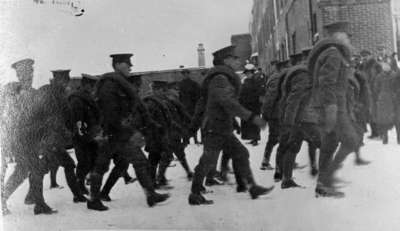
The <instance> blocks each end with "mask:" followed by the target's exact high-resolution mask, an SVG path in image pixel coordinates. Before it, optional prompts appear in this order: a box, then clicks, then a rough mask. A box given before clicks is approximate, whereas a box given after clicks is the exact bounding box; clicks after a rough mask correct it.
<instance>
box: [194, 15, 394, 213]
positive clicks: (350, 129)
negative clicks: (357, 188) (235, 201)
mask: <svg viewBox="0 0 400 231" xmlns="http://www.w3.org/2000/svg"><path fill="white" fill-rule="evenodd" d="M349 28H350V23H349V22H346V21H337V22H332V23H329V24H327V25H325V26H324V30H325V33H326V35H327V36H326V37H325V38H324V39H322V40H321V41H319V42H318V43H317V44H316V45H315V46H314V47H313V48H312V49H311V50H309V51H305V52H304V53H303V54H301V55H298V56H296V57H292V60H291V61H292V62H293V66H289V65H288V63H273V64H274V65H275V68H276V69H277V70H276V73H275V74H273V75H272V76H270V77H269V78H268V81H267V83H266V89H265V91H266V93H265V97H264V103H263V105H262V110H261V114H262V118H259V117H258V114H259V112H258V111H257V110H251V108H246V107H243V106H242V105H240V104H238V103H239V102H238V100H237V97H238V96H239V95H240V90H239V89H240V84H238V83H237V81H238V80H237V78H235V77H234V75H233V74H232V72H231V71H232V70H235V68H236V67H237V63H236V62H235V60H236V59H237V58H238V55H237V53H236V51H235V47H232V46H231V47H227V48H224V49H222V50H221V51H219V52H222V53H224V55H222V57H220V59H219V60H218V61H216V57H214V65H215V68H214V69H213V70H212V71H211V73H209V75H208V76H207V78H206V80H205V81H204V82H203V89H202V90H204V95H202V97H203V98H202V99H201V100H200V102H199V103H198V106H199V108H203V109H204V108H205V111H206V113H205V114H206V115H205V118H206V121H203V123H204V124H205V126H203V129H205V133H206V134H205V135H204V152H203V156H202V157H201V158H200V161H199V165H198V166H197V167H196V169H195V174H194V180H193V184H192V192H191V194H190V195H189V203H190V204H192V205H201V204H212V203H213V201H212V200H207V199H206V198H205V197H204V192H203V191H202V188H201V183H200V182H201V179H203V178H204V177H205V175H206V174H207V173H208V172H210V171H211V169H212V167H210V166H215V164H216V160H217V157H218V155H219V152H221V151H222V155H223V156H222V157H223V160H224V156H228V157H225V159H226V158H229V157H230V158H232V162H233V167H234V173H235V177H236V183H237V185H238V186H237V192H245V191H247V190H248V191H249V192H250V195H251V196H252V198H257V197H258V196H259V195H264V194H267V193H269V192H270V191H271V190H272V188H273V187H269V188H264V187H261V186H258V185H257V184H255V181H254V178H253V177H252V174H251V169H250V167H249V165H248V151H247V149H246V148H244V146H243V145H242V144H240V142H238V141H237V139H236V138H235V137H234V136H233V135H232V132H233V130H234V126H233V125H232V118H234V117H239V118H240V119H241V120H242V122H246V123H248V124H253V125H255V126H256V127H259V128H263V127H264V126H265V125H264V122H265V121H267V122H268V125H269V137H268V143H267V146H266V150H265V157H264V160H263V163H262V166H261V168H262V169H272V167H271V165H270V163H269V162H270V160H269V159H270V156H271V152H272V149H273V147H274V146H275V145H276V144H279V146H278V148H277V154H276V155H277V156H276V163H275V165H276V166H275V174H274V175H273V178H274V180H275V182H281V188H282V189H288V188H303V186H302V185H300V184H298V183H297V182H295V181H294V177H293V170H294V169H295V168H296V166H297V164H296V161H295V160H296V156H297V154H298V153H299V151H300V148H301V145H302V143H303V141H306V142H308V144H309V145H308V146H309V157H310V162H311V175H313V176H316V177H317V180H316V187H315V195H316V197H334V198H342V197H344V196H345V194H344V192H342V191H340V190H339V188H340V187H341V186H340V184H341V183H342V182H343V181H342V180H341V179H340V178H338V177H336V172H337V171H338V170H339V169H340V168H341V167H342V166H343V162H344V160H345V159H346V158H347V157H348V156H349V154H351V153H355V155H356V158H355V164H356V165H366V164H368V163H369V162H368V161H366V160H363V159H362V158H361V154H360V149H361V147H362V146H363V145H364V142H363V137H364V133H365V132H366V131H367V129H366V125H367V123H368V122H369V123H371V122H372V123H374V122H376V120H375V119H374V118H372V119H371V118H370V116H369V115H370V114H371V113H373V112H374V110H375V112H377V113H378V115H379V114H380V116H381V117H386V118H390V119H389V120H388V121H390V123H388V124H387V126H379V127H380V128H379V129H378V131H379V135H381V136H382V137H383V138H384V143H386V142H387V141H385V139H387V130H388V129H389V128H390V127H391V126H393V124H394V123H397V124H398V121H400V119H399V118H400V117H399V114H398V113H397V114H396V113H395V112H396V111H398V108H397V107H398V106H396V102H399V101H398V98H396V97H398V96H399V92H398V89H399V86H400V72H399V71H398V68H396V67H397V65H395V63H394V62H393V59H392V61H390V62H388V63H389V64H391V65H390V66H392V67H391V68H390V67H389V68H388V67H386V69H385V68H384V67H385V65H382V63H381V64H379V65H380V66H381V67H383V68H382V71H381V72H380V73H378V74H380V76H382V75H386V76H388V77H387V78H386V80H388V81H386V80H385V77H379V75H378V77H377V76H375V77H374V79H373V82H374V83H377V85H378V86H380V87H378V88H375V86H374V85H373V86H371V84H370V82H369V81H370V79H369V78H368V72H366V71H365V70H363V69H361V68H360V67H359V63H358V62H356V61H355V59H354V56H353V55H352V50H353V47H352V44H351V41H350V37H351V32H350V30H349ZM221 60H222V61H221ZM226 67H229V68H226ZM378 69H379V68H378ZM213 71H214V72H216V73H217V74H215V75H213ZM376 78H377V79H376ZM383 82H385V83H383ZM382 85H383V86H382ZM384 86H386V88H385V87H384ZM388 87H391V88H392V89H394V90H391V91H388V92H386V90H387V89H388ZM371 89H372V90H371ZM376 89H381V90H376ZM383 89H386V90H383ZM216 90H217V91H216ZM374 90H375V91H376V92H380V93H379V94H378V95H379V96H373V94H374ZM371 92H372V94H371ZM376 92H375V94H376ZM386 93H388V94H386ZM371 95H372V97H371ZM374 97H375V100H376V99H378V100H377V101H375V102H371V98H372V100H374ZM235 98H236V100H235ZM383 99H385V100H383ZM202 100H205V101H206V102H207V103H206V104H205V106H204V103H203V106H201V105H202V102H201V101H202ZM390 100H393V102H394V104H392V108H391V110H380V109H379V108H380V106H379V105H380V104H381V103H382V101H384V102H387V101H390ZM396 100H397V101H396ZM210 101H211V102H210ZM371 104H372V105H374V104H375V106H371ZM397 105H398V103H397ZM374 107H376V108H378V111H377V110H376V108H375V109H374ZM371 108H372V109H373V110H371ZM222 118H224V119H222ZM227 118H230V119H227ZM396 121H397V122H396ZM229 124H230V125H229ZM242 124H243V123H242ZM378 124H379V125H383V124H384V123H381V122H379V123H378ZM389 124H390V125H391V126H389ZM382 127H383V129H382ZM382 131H384V132H385V133H382ZM385 137H386V138H385ZM317 149H319V162H318V163H317V162H316V151H317ZM224 162H226V161H223V163H224ZM222 169H224V166H221V170H222ZM196 178H198V179H196ZM248 186H250V188H248ZM256 192H257V193H256Z"/></svg>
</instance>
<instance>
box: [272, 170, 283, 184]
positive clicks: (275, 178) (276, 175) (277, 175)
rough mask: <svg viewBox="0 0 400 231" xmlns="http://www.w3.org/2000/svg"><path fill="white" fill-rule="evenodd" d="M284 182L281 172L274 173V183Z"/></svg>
mask: <svg viewBox="0 0 400 231" xmlns="http://www.w3.org/2000/svg"><path fill="white" fill-rule="evenodd" d="M281 180H282V173H280V172H279V171H275V173H274V181H275V182H279V181H281Z"/></svg>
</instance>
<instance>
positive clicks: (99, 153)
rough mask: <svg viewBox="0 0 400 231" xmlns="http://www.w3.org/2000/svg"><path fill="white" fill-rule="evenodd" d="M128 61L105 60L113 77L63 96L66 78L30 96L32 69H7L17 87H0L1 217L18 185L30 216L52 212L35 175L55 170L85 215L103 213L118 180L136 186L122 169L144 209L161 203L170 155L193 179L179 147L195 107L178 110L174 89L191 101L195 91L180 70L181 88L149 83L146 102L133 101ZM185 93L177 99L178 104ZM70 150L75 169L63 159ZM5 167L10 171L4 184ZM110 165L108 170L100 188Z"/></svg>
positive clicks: (28, 63) (86, 78) (85, 82)
mask: <svg viewBox="0 0 400 231" xmlns="http://www.w3.org/2000/svg"><path fill="white" fill-rule="evenodd" d="M131 56H132V55H131V54H115V55H111V58H112V66H113V69H114V72H111V73H106V74H104V75H102V76H101V77H100V78H98V77H96V76H91V75H86V74H82V79H81V84H80V86H79V88H78V89H77V90H76V91H74V92H72V93H71V92H68V84H69V81H70V76H69V70H57V71H53V79H51V81H50V84H48V85H45V86H42V87H41V88H39V89H38V90H36V89H34V88H32V80H33V65H34V61H33V60H32V59H24V60H21V61H18V62H16V63H14V64H13V65H12V68H14V69H15V70H16V74H17V78H18V80H19V81H18V82H12V83H9V84H7V85H6V86H4V88H3V90H2V103H1V116H2V140H1V141H2V174H1V185H2V211H3V214H7V213H9V210H8V208H7V200H8V198H9V197H10V196H11V195H12V193H13V192H14V191H15V190H16V189H17V187H18V186H19V185H21V184H22V182H23V181H24V180H25V179H26V178H29V183H30V184H29V192H28V194H27V196H26V198H25V204H34V205H35V206H34V213H35V214H42V213H44V214H51V213H54V212H56V211H55V210H53V209H51V208H50V207H49V206H48V205H47V204H46V203H45V200H44V197H43V175H44V174H46V173H47V172H49V170H52V169H56V168H58V167H59V166H61V167H63V168H64V171H65V177H66V182H67V184H68V187H69V189H70V190H71V192H72V195H73V202H75V203H78V202H86V203H87V207H88V208H89V209H94V210H100V211H103V210H107V209H108V208H107V207H106V206H105V205H104V204H103V203H102V201H111V198H110V196H109V194H110V192H111V189H112V188H113V186H114V185H115V183H116V182H117V180H118V179H119V178H120V177H124V178H125V180H126V181H125V182H126V183H129V182H133V181H135V180H136V179H133V178H130V176H129V175H128V173H127V170H128V167H129V165H130V164H132V166H133V168H134V169H135V173H136V178H137V180H138V182H139V183H140V184H141V186H142V187H143V189H144V192H145V196H146V201H147V204H148V205H149V206H154V205H155V204H157V203H159V202H163V201H165V200H167V199H168V198H169V194H161V193H157V192H156V189H160V188H164V189H170V188H172V187H171V186H169V185H168V180H167V179H166V178H165V172H166V170H167V168H168V166H170V164H171V161H172V160H173V154H174V155H175V156H176V157H177V159H178V160H179V162H180V163H181V165H182V167H183V168H184V170H185V171H186V173H187V178H188V179H189V180H190V179H191V178H192V177H193V172H192V171H191V169H190V167H189V165H188V162H187V160H186V155H185V147H186V146H187V144H188V139H189V137H190V136H188V129H189V125H190V123H191V117H192V115H191V114H192V113H193V110H194V105H195V102H190V101H191V100H187V99H186V101H185V100H182V101H184V103H185V104H187V105H188V106H187V107H185V106H184V105H183V104H182V103H181V100H180V95H179V89H185V90H186V91H188V90H189V92H190V94H192V95H193V92H197V94H198V92H199V88H200V87H199V86H198V84H197V83H196V82H195V81H193V80H191V79H190V78H189V74H190V73H189V71H188V70H184V71H183V72H182V74H183V75H184V76H185V77H184V79H183V80H182V81H180V82H174V83H168V82H166V81H154V82H153V83H152V92H151V94H150V95H147V96H146V97H144V98H141V97H139V89H140V86H141V84H142V79H141V76H131V74H130V71H131V66H132V64H131V61H130V58H131ZM185 90H182V91H181V94H182V95H183V96H185V97H186V96H187V95H185V93H187V92H185ZM192 97H193V98H196V95H195V96H192ZM193 100H196V99H193ZM190 106H191V107H193V108H191V107H190ZM191 136H194V134H192V135H191ZM71 142H72V144H73V148H74V150H75V155H76V160H77V164H76V165H75V162H74V160H73V159H72V158H71V156H70V155H69V154H68V152H67V151H66V147H67V146H68V144H70V143H71ZM143 146H145V148H144V150H145V151H146V152H148V157H146V156H145V154H144V153H143V151H142V147H143ZM10 160H13V161H14V162H15V163H16V165H15V168H14V171H13V172H12V174H11V175H10V177H9V178H8V179H7V182H4V181H5V175H6V170H7V164H8V163H9V162H10ZM111 160H113V162H114V167H113V169H112V170H111V172H110V174H109V177H108V178H107V180H106V181H105V183H104V185H102V181H103V175H104V174H105V173H106V172H107V171H108V170H109V166H110V161H111ZM86 184H89V185H90V189H89V190H88V189H87V188H86V186H85V185H86ZM85 195H88V196H85Z"/></svg>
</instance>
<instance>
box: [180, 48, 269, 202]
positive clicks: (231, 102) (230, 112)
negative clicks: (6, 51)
mask: <svg viewBox="0 0 400 231" xmlns="http://www.w3.org/2000/svg"><path fill="white" fill-rule="evenodd" d="M213 56H214V61H213V64H214V66H215V67H214V68H213V69H212V70H211V71H210V72H209V73H208V76H207V77H206V79H205V80H204V81H203V85H202V97H203V98H204V104H203V105H204V106H205V107H206V109H205V114H204V120H203V126H202V127H203V130H204V133H205V134H204V140H203V141H204V153H203V155H202V156H201V158H200V160H199V164H198V165H197V166H196V168H195V174H194V178H193V182H192V189H191V194H190V195H189V198H188V202H189V204H191V205H201V204H212V203H213V202H212V201H210V200H207V199H205V198H204V197H203V196H202V195H201V191H202V189H203V180H204V178H205V176H206V175H207V174H208V173H209V171H210V170H212V169H214V168H215V165H216V164H217V161H218V157H219V153H220V151H221V150H223V149H224V151H229V152H230V154H231V155H232V160H233V166H234V168H235V170H236V171H235V172H237V173H238V174H239V175H240V178H241V180H242V184H244V186H245V187H247V186H250V187H249V188H250V189H249V192H250V195H251V197H252V199H256V198H258V197H259V196H260V195H264V194H267V193H269V192H270V191H271V190H272V189H273V187H270V188H264V187H261V186H259V185H257V184H256V182H255V180H254V178H253V175H252V172H251V169H250V163H249V152H248V150H247V149H246V148H245V147H244V146H243V145H242V144H241V143H240V141H239V140H238V139H237V138H236V137H235V136H234V135H233V133H232V132H233V123H232V121H233V119H234V117H235V116H238V117H240V118H241V119H247V120H249V121H253V122H254V123H255V124H257V125H258V126H259V127H265V125H266V122H265V121H264V120H263V119H261V118H260V117H259V116H256V115H254V114H252V113H251V112H250V111H248V110H247V109H245V108H244V107H243V106H241V105H240V103H239V101H238V96H239V92H240V85H241V83H240V78H239V76H237V75H236V73H235V71H236V70H238V69H239V67H240V61H239V57H238V55H236V52H235V46H229V47H225V48H223V49H221V50H218V51H216V52H214V53H213Z"/></svg>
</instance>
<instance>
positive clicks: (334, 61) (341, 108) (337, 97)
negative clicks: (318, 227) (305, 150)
mask: <svg viewBox="0 0 400 231" xmlns="http://www.w3.org/2000/svg"><path fill="white" fill-rule="evenodd" d="M348 28H349V23H348V22H342V21H340V22H334V23H331V24H328V25H326V26H325V30H326V31H327V33H328V35H329V37H328V38H326V39H323V40H321V41H320V42H319V43H318V44H316V45H315V47H314V48H313V50H312V51H311V53H310V56H309V60H308V70H309V72H310V73H311V74H312V76H313V96H312V98H311V101H312V105H313V107H315V108H319V109H320V122H321V130H322V132H321V134H322V135H321V149H320V164H319V176H318V182H317V187H316V189H315V192H316V195H317V196H327V197H342V196H344V193H342V192H340V191H337V189H336V188H335V187H334V183H335V178H334V174H335V172H336V171H337V170H338V169H339V168H340V166H341V164H342V162H343V161H344V160H345V158H346V157H347V155H348V154H350V153H352V152H354V151H355V150H357V149H358V148H359V147H360V145H361V140H360V139H359V136H358V135H357V132H356V129H355V127H354V126H353V122H352V120H351V117H350V114H349V110H348V108H347V106H348V105H347V103H348V101H347V98H346V92H347V90H348V79H349V76H350V75H353V71H354V70H353V69H352V68H351V65H350V62H351V51H350V50H351V49H350V47H351V43H350V38H349V33H348ZM339 144H341V145H340V148H339V150H338V151H337V152H336V155H335V157H334V158H333V156H334V154H335V151H336V149H337V147H338V145H339Z"/></svg>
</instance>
